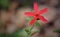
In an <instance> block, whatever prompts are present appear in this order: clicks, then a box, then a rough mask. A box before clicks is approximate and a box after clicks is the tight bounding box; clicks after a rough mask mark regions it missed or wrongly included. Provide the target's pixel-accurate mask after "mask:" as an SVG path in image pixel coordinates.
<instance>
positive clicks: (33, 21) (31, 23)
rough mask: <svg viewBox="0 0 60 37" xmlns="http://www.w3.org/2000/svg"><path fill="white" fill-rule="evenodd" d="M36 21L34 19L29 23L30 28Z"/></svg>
mask: <svg viewBox="0 0 60 37" xmlns="http://www.w3.org/2000/svg"><path fill="white" fill-rule="evenodd" d="M36 19H37V18H36V17H34V18H33V19H32V21H31V22H30V26H32V25H33V24H34V23H35V21H36Z"/></svg>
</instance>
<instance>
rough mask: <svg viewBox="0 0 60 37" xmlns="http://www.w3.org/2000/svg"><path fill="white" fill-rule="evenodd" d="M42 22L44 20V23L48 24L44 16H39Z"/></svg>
mask: <svg viewBox="0 0 60 37" xmlns="http://www.w3.org/2000/svg"><path fill="white" fill-rule="evenodd" d="M39 18H40V20H42V21H43V22H44V23H46V22H47V20H46V19H45V18H44V17H43V16H39Z"/></svg>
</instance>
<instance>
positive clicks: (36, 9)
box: [34, 2, 38, 13]
mask: <svg viewBox="0 0 60 37" xmlns="http://www.w3.org/2000/svg"><path fill="white" fill-rule="evenodd" d="M37 11H38V5H37V3H36V2H35V3H34V13H36V12H37Z"/></svg>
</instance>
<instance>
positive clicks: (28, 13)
mask: <svg viewBox="0 0 60 37" xmlns="http://www.w3.org/2000/svg"><path fill="white" fill-rule="evenodd" d="M25 15H27V16H33V14H32V12H26V13H25Z"/></svg>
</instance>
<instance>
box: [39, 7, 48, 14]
mask: <svg viewBox="0 0 60 37" xmlns="http://www.w3.org/2000/svg"><path fill="white" fill-rule="evenodd" d="M47 11H48V9H47V8H44V9H43V10H40V12H39V14H43V13H46V12H47Z"/></svg>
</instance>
